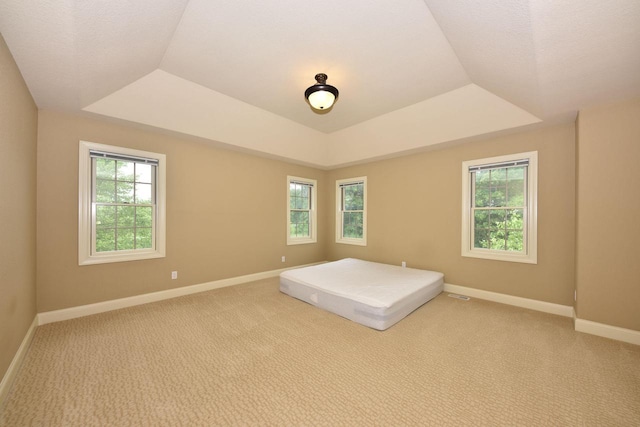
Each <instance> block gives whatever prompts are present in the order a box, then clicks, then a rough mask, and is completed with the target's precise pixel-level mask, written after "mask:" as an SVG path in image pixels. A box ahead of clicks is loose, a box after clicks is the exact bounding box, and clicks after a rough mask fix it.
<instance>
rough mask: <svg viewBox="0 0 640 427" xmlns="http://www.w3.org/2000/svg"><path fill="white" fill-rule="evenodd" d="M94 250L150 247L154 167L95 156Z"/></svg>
mask: <svg viewBox="0 0 640 427" xmlns="http://www.w3.org/2000/svg"><path fill="white" fill-rule="evenodd" d="M93 167H94V168H95V169H94V170H95V191H94V207H95V218H96V219H95V228H96V231H95V239H96V240H95V250H96V252H110V251H126V250H137V249H151V248H153V216H154V206H155V191H154V176H155V166H153V165H150V164H144V163H138V162H135V161H126V160H113V159H109V158H94V159H93Z"/></svg>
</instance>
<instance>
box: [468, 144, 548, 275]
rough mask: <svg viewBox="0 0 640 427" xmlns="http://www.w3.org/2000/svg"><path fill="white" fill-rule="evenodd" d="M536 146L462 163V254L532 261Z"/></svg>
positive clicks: (534, 244)
mask: <svg viewBox="0 0 640 427" xmlns="http://www.w3.org/2000/svg"><path fill="white" fill-rule="evenodd" d="M537 177H538V154H537V152H536V151H532V152H526V153H518V154H513V155H506V156H498V157H492V158H487V159H477V160H470V161H465V162H463V163H462V184H463V188H462V256H465V257H473V258H484V259H492V260H499V261H512V262H522V263H531V264H536V263H537V197H538V195H537V180H538V178H537Z"/></svg>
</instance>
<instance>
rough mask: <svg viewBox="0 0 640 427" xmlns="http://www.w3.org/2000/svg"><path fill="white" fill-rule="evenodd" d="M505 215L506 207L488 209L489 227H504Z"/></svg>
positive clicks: (494, 228)
mask: <svg viewBox="0 0 640 427" xmlns="http://www.w3.org/2000/svg"><path fill="white" fill-rule="evenodd" d="M506 215H507V210H506V209H495V210H492V211H490V213H489V227H491V229H493V230H496V229H502V230H504V229H505V222H506Z"/></svg>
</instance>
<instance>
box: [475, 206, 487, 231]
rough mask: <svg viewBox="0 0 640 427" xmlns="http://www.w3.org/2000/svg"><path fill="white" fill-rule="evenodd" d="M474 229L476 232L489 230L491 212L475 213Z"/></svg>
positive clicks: (478, 211)
mask: <svg viewBox="0 0 640 427" xmlns="http://www.w3.org/2000/svg"><path fill="white" fill-rule="evenodd" d="M474 228H475V229H476V231H477V230H479V229H488V228H489V211H485V210H481V211H480V210H477V211H475V212H474Z"/></svg>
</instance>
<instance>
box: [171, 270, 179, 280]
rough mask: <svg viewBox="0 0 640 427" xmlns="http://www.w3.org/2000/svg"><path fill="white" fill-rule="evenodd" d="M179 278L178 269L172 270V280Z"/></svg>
mask: <svg viewBox="0 0 640 427" xmlns="http://www.w3.org/2000/svg"><path fill="white" fill-rule="evenodd" d="M177 278H178V272H177V271H172V272H171V280H175V279H177Z"/></svg>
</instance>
